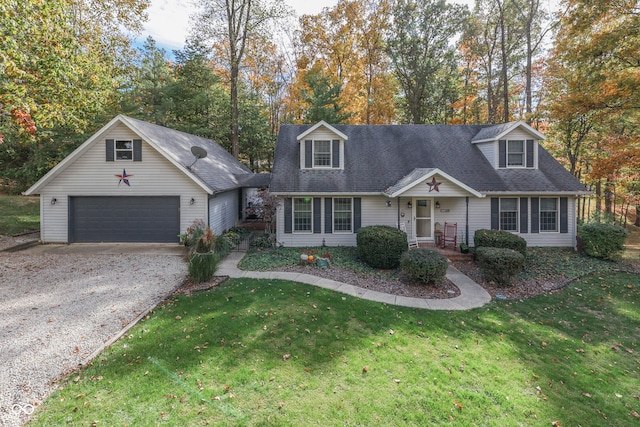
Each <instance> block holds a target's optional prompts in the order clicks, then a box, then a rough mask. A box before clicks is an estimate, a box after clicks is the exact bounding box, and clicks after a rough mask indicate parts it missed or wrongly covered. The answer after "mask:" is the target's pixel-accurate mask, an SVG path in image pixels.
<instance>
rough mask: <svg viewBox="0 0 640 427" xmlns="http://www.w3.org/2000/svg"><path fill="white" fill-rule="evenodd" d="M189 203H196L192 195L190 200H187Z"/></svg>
mask: <svg viewBox="0 0 640 427" xmlns="http://www.w3.org/2000/svg"><path fill="white" fill-rule="evenodd" d="M189 204H190V205H195V204H196V199H194V198H193V197H192V198H191V200H189Z"/></svg>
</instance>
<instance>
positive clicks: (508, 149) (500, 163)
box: [471, 121, 545, 169]
mask: <svg viewBox="0 0 640 427" xmlns="http://www.w3.org/2000/svg"><path fill="white" fill-rule="evenodd" d="M544 139H545V136H544V135H543V134H541V133H540V132H538V131H537V130H535V129H534V128H532V127H531V126H529V125H528V124H526V123H525V122H522V121H518V122H511V123H504V124H501V125H495V126H490V127H486V128H484V129H482V130H481V131H480V132H478V134H477V135H476V136H475V137H474V138H473V139H472V140H471V143H472V144H476V145H477V147H478V148H479V149H480V151H481V152H482V154H484V156H485V157H486V158H487V160H489V162H490V163H491V165H492V166H493V167H494V168H495V169H537V168H538V143H539V141H542V140H544Z"/></svg>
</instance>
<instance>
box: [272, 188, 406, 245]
mask: <svg viewBox="0 0 640 427" xmlns="http://www.w3.org/2000/svg"><path fill="white" fill-rule="evenodd" d="M339 197H360V196H349V195H342V194H341V195H340V196H339ZM360 199H361V203H362V204H361V207H362V227H366V226H368V225H389V226H391V227H397V226H398V220H397V213H398V210H397V209H398V208H397V204H396V203H395V200H394V201H393V203H392V206H391V207H387V206H386V204H385V202H386V200H387V198H386V197H381V196H365V197H360ZM324 209H325V203H324V201H322V203H321V215H320V218H321V221H322V224H321V225H322V228H321V229H322V231H323V232H322V233H285V232H284V203H280V205H279V206H278V211H277V215H276V229H277V233H276V238H277V241H278V243H279V244H282V245H283V246H292V247H298V246H320V245H322V243H323V240H324V244H325V245H327V246H355V245H356V234H355V233H352V232H351V233H324V229H325V228H324V227H325V224H324V218H325V215H324V213H325V212H324Z"/></svg>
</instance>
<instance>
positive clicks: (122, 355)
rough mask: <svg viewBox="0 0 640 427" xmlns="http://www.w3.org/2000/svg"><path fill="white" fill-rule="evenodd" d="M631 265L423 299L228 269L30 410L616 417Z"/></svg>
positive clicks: (620, 413)
mask: <svg viewBox="0 0 640 427" xmlns="http://www.w3.org/2000/svg"><path fill="white" fill-rule="evenodd" d="M639 304H640V280H639V279H638V276H637V275H632V274H627V273H610V274H607V275H602V274H593V275H590V276H589V277H586V278H583V279H580V280H579V281H576V282H573V283H572V284H571V285H570V286H568V287H567V288H565V289H563V290H562V291H559V292H557V293H553V294H548V295H544V296H540V297H536V298H531V299H528V300H524V301H519V302H518V301H496V302H492V303H491V304H489V305H488V306H486V307H484V308H482V309H477V310H473V311H466V312H437V311H426V310H415V309H408V308H401V307H395V306H388V305H384V304H379V303H374V302H370V301H363V300H360V299H358V298H354V297H350V296H346V295H343V294H339V293H334V292H331V291H327V290H324V289H320V288H315V287H312V286H308V285H303V284H298V283H292V282H286V281H278V280H274V281H268V280H250V279H231V280H229V281H227V282H226V283H224V284H223V285H221V286H220V287H218V288H216V289H215V290H213V291H209V292H204V293H200V294H194V295H192V296H180V297H176V298H173V299H171V300H170V301H167V302H165V303H164V304H162V305H161V306H159V307H158V308H157V309H156V310H155V311H154V312H152V313H150V315H149V316H148V317H147V318H145V319H144V320H143V321H142V322H140V323H139V324H138V325H137V326H136V327H134V328H133V329H132V330H130V332H129V334H128V335H127V336H126V337H125V338H123V339H121V340H120V341H118V342H117V343H116V344H114V345H113V346H112V347H111V348H109V349H108V350H107V351H105V352H104V353H103V354H101V355H100V356H98V357H97V358H96V359H95V361H94V362H93V364H92V365H91V366H88V367H86V368H85V369H83V370H82V371H80V372H78V373H74V374H73V375H72V376H71V377H70V378H69V379H68V380H66V381H64V382H63V383H62V384H61V386H62V388H61V389H60V390H58V391H56V392H55V393H53V394H52V395H51V397H50V398H49V399H48V400H47V401H46V402H45V403H44V404H43V405H41V406H40V408H39V410H38V411H37V414H36V416H35V419H34V420H33V421H32V423H31V424H30V425H34V426H50V425H92V423H94V422H95V423H96V425H98V426H99V425H145V426H146V425H167V426H175V425H189V426H197V425H207V424H210V425H221V426H237V425H241V426H242V425H247V426H271V425H273V426H291V425H300V426H303V425H304V426H314V425H315V426H320V425H321V426H333V425H340V426H344V425H349V426H351V425H381V426H388V425H415V426H425V425H451V424H453V425H463V426H474V425H479V426H529V425H530V426H551V425H552V423H553V422H556V421H557V422H559V424H557V425H562V426H577V425H583V426H593V425H598V426H623V425H625V426H627V425H629V426H630V425H638V423H639V422H640V420H639V419H638V417H640V415H637V414H638V413H640V347H639V344H640V343H639V340H640V307H639Z"/></svg>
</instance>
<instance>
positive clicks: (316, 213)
mask: <svg viewBox="0 0 640 427" xmlns="http://www.w3.org/2000/svg"><path fill="white" fill-rule="evenodd" d="M321 206H322V199H321V198H320V197H314V198H313V232H314V233H316V234H317V233H322V208H321Z"/></svg>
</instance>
